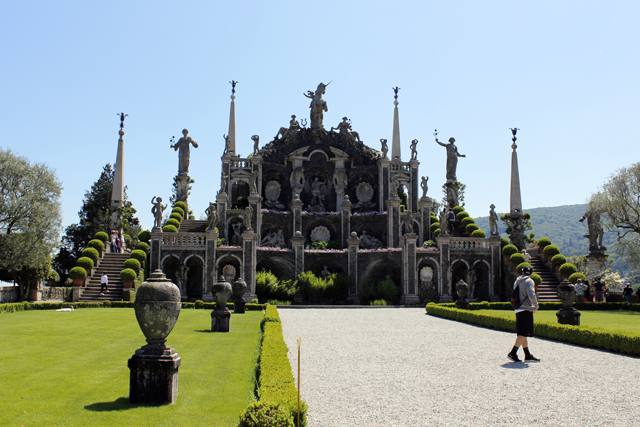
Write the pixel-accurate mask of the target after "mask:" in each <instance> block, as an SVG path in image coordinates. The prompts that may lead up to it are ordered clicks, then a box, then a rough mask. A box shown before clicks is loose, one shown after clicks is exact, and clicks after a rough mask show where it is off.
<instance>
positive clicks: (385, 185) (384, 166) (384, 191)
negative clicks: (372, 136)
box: [378, 158, 391, 212]
mask: <svg viewBox="0 0 640 427" xmlns="http://www.w3.org/2000/svg"><path fill="white" fill-rule="evenodd" d="M390 165H391V160H389V159H387V158H384V159H380V160H378V210H379V211H380V212H382V211H384V208H385V201H386V200H388V199H389V179H390V178H391V175H390V174H389V166H390Z"/></svg>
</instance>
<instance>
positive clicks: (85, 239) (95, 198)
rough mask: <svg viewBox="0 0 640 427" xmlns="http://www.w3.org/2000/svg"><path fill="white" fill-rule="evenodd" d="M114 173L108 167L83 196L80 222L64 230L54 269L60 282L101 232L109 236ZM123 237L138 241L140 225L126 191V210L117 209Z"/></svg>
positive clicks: (108, 166)
mask: <svg viewBox="0 0 640 427" xmlns="http://www.w3.org/2000/svg"><path fill="white" fill-rule="evenodd" d="M113 173H114V171H113V169H112V168H111V164H109V163H107V164H106V165H105V166H104V168H103V169H102V172H101V173H100V177H99V178H98V180H97V181H96V182H94V183H93V185H92V186H91V190H90V191H87V192H86V193H85V194H84V200H83V201H82V207H81V208H80V211H79V212H78V217H79V218H80V222H79V223H77V224H71V225H70V226H68V227H67V228H66V230H65V234H64V236H63V237H62V240H61V242H60V250H59V252H58V254H57V255H56V256H55V258H54V260H53V266H54V269H55V270H56V271H57V272H58V273H60V276H61V280H62V281H64V280H66V277H67V275H68V273H69V270H70V269H71V268H73V267H75V265H76V261H77V260H78V258H79V257H80V253H81V252H82V251H83V250H84V249H85V248H86V247H87V244H88V243H89V241H90V240H91V239H93V238H94V236H95V235H96V233H97V232H98V231H106V232H108V231H109V230H110V228H111V214H112V210H111V193H112V191H113ZM118 210H119V212H120V222H121V224H122V228H123V233H124V234H127V235H129V236H131V237H132V238H135V237H137V236H138V233H139V232H140V230H141V228H140V221H139V220H138V218H136V217H135V213H136V210H135V209H134V208H133V206H132V203H131V202H130V201H128V200H127V189H126V187H125V191H124V207H122V208H118Z"/></svg>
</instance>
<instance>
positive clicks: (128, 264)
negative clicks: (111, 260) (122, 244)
mask: <svg viewBox="0 0 640 427" xmlns="http://www.w3.org/2000/svg"><path fill="white" fill-rule="evenodd" d="M123 267H124V268H130V269H132V270H139V269H140V261H138V260H137V259H135V258H129V259H128V260H126V261H125V262H124V264H123Z"/></svg>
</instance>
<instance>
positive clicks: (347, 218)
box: [340, 196, 352, 248]
mask: <svg viewBox="0 0 640 427" xmlns="http://www.w3.org/2000/svg"><path fill="white" fill-rule="evenodd" d="M344 197H345V199H344V201H343V202H342V203H341V204H340V210H341V215H342V247H343V248H346V247H347V246H348V245H349V243H347V240H348V239H349V236H350V235H351V207H352V205H351V201H350V200H349V196H344Z"/></svg>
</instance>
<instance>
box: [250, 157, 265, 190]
mask: <svg viewBox="0 0 640 427" xmlns="http://www.w3.org/2000/svg"><path fill="white" fill-rule="evenodd" d="M251 169H252V170H253V171H254V172H258V180H257V181H256V187H257V188H258V193H259V194H262V156H260V155H255V156H253V157H251Z"/></svg>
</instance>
